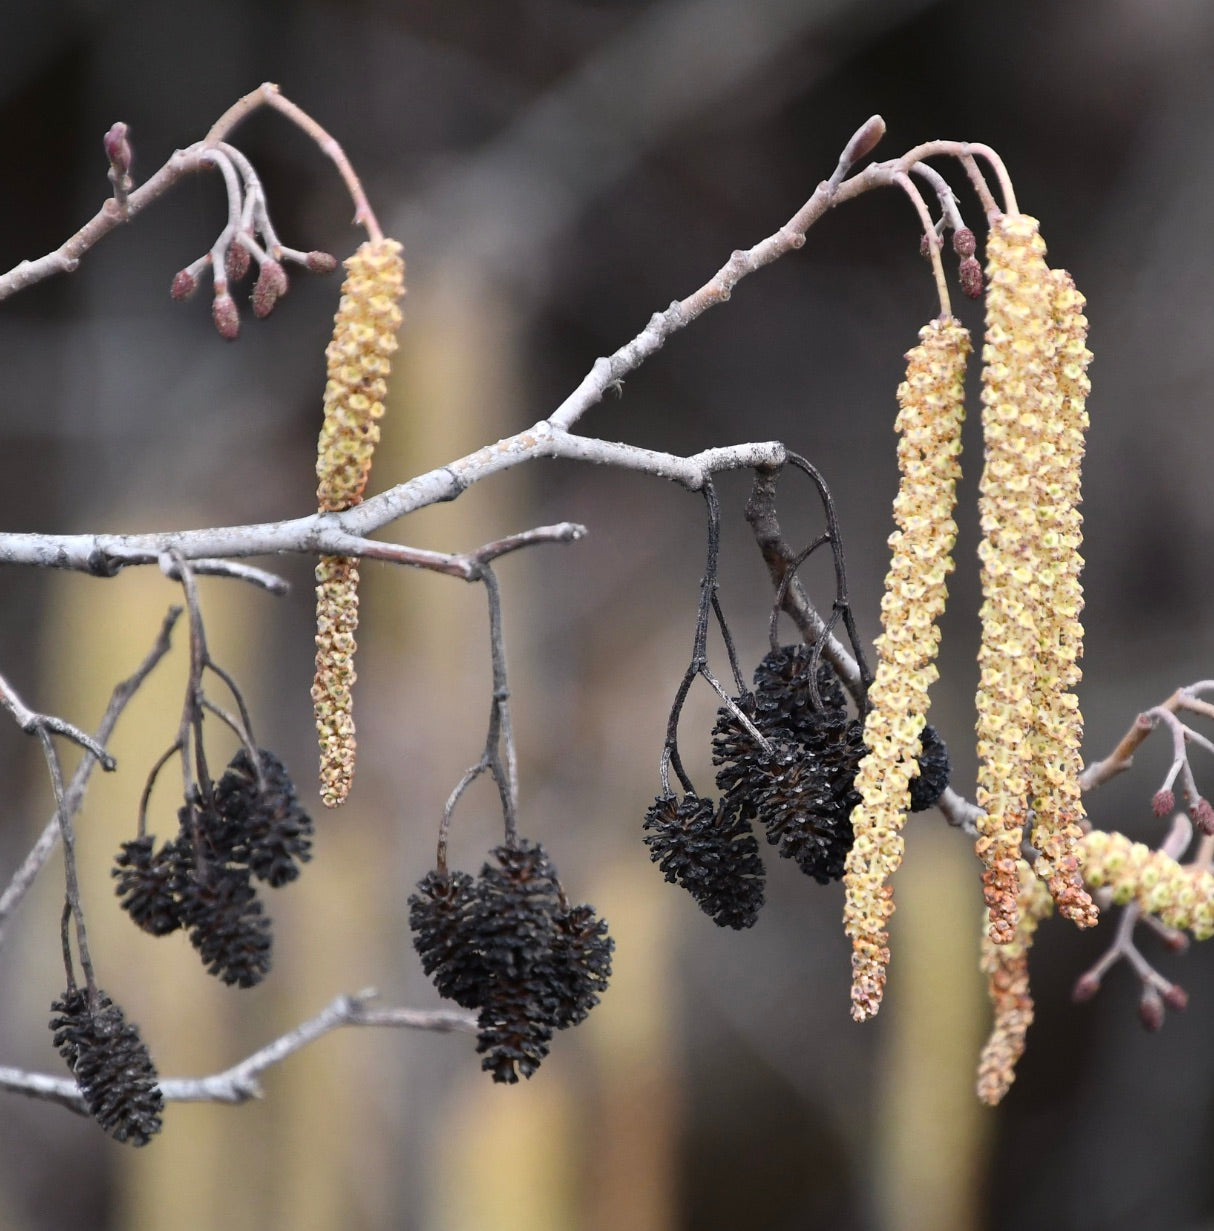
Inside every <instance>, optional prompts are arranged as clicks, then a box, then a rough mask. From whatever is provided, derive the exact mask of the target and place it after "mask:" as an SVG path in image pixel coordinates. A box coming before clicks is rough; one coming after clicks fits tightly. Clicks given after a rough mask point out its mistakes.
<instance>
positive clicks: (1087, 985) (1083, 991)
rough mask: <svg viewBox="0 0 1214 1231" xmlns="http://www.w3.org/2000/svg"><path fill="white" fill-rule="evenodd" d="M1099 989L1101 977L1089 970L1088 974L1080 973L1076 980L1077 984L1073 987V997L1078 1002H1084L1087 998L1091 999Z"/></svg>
mask: <svg viewBox="0 0 1214 1231" xmlns="http://www.w3.org/2000/svg"><path fill="white" fill-rule="evenodd" d="M1098 991H1100V977H1099V976H1098V975H1094V974H1092V972H1091V971H1090V970H1089V971H1088V972H1087V974H1085V975H1080V976H1079V978H1078V979H1076V980H1075V986H1074V987H1073V988H1072V989H1071V999H1072V1000H1073V1001H1074V1002H1075V1003H1076V1004H1082V1003H1083V1002H1084V1001H1085V1000H1091V999H1092V997H1093V996H1095V995H1096V993H1097V992H1098Z"/></svg>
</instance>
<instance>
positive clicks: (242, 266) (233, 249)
mask: <svg viewBox="0 0 1214 1231" xmlns="http://www.w3.org/2000/svg"><path fill="white" fill-rule="evenodd" d="M251 260H252V258H251V257H250V256H249V250H248V248H246V247H245V246H244V244H242V243H241V242H240V241H239V240H233V241H232V243H230V244H229V245H228V250H227V252H226V253H224V258H223V272H224V273H225V274H227V276H228V281H229V282H239V281H240V280H241V279H242V278H243V277H244V276H245V274H247V273H248V272H249V263H250V261H251Z"/></svg>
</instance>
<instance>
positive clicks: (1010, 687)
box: [977, 214, 1096, 943]
mask: <svg viewBox="0 0 1214 1231" xmlns="http://www.w3.org/2000/svg"><path fill="white" fill-rule="evenodd" d="M986 254H987V277H988V287H987V294H986V316H987V319H986V340H985V345H984V347H983V352H982V360H983V370H982V386H983V387H982V404H983V416H982V423H983V434H984V442H985V466H984V470H983V474H982V479H981V482H980V486H979V492H980V497H979V513H980V518H981V528H982V534H983V539H982V542H981V544H980V545H979V557H980V559H981V561H982V591H983V604H982V611H981V617H982V645H981V648H980V650H979V656H978V663H979V683H978V693H977V711H978V716H977V733H978V757H979V768H978V804H979V806H980V807H981V808H982V809H983V811H984V815H983V817H982V818H981V819H980V820H979V822H978V828H979V838H978V843H977V851H978V855H979V858H980V859H981V860H982V863H983V866H984V872H983V887H984V894H985V898H986V904H987V908H988V912H989V920H990V936H991V939H992V940H993V941H995V942H996V943H1009V942H1011V941H1012V940H1013V938H1014V937H1015V935H1016V928H1017V920H1018V915H1019V910H1020V907H1019V896H1020V885H1019V873H1018V867H1019V859H1020V845H1021V841H1022V839H1023V837H1024V826H1025V822H1026V820H1027V819H1028V816H1029V812H1030V809H1032V810H1033V811H1034V813H1035V817H1036V820H1035V825H1034V829H1033V834H1032V837H1033V841H1034V844H1035V845H1036V846H1037V849H1038V850H1039V851H1040V852H1041V860H1039V861H1038V862H1039V863H1040V868H1039V869H1038V872H1039V875H1041V876H1042V877H1043V879H1045V880H1047V882H1048V884H1049V885H1050V889H1051V892H1052V893H1053V894H1054V897H1055V900H1056V901H1057V903H1058V906H1059V910H1060V912H1061V913H1062V914H1064V915H1066V916H1067V917H1068V918H1070V919H1072V920H1074V921H1075V922H1076V923H1078V924H1080V925H1081V926H1086V925H1089V924H1092V923H1095V922H1096V908H1095V904H1094V903H1093V902H1092V900H1091V897H1090V896H1089V895H1088V893H1087V891H1086V890H1085V889H1084V887H1083V884H1082V881H1081V879H1080V876H1079V871H1078V862H1077V858H1076V853H1075V844H1076V842H1077V841H1078V838H1079V836H1080V833H1081V830H1080V825H1079V823H1080V821H1081V820H1082V817H1083V812H1082V803H1081V801H1080V797H1079V769H1080V762H1079V740H1080V738H1081V735H1082V719H1081V717H1080V714H1079V707H1078V702H1077V699H1076V697H1075V694H1074V692H1073V691H1072V690H1073V687H1074V685H1075V683H1076V682H1077V681H1078V678H1079V677H1078V665H1077V662H1078V658H1079V655H1080V654H1081V653H1082V645H1083V629H1082V625H1081V624H1080V622H1079V613H1080V610H1081V609H1082V591H1081V589H1080V587H1079V570H1080V568H1081V566H1082V560H1081V558H1080V555H1079V544H1080V531H1079V526H1080V518H1079V514H1078V510H1077V505H1078V501H1079V466H1080V461H1081V458H1082V453H1083V438H1084V429H1085V428H1086V424H1087V416H1086V411H1085V410H1084V399H1085V398H1086V393H1087V378H1086V375H1085V369H1086V366H1087V360H1088V358H1090V356H1089V355H1088V353H1087V350H1086V346H1085V345H1084V336H1085V333H1086V325H1087V322H1086V320H1085V319H1084V318H1083V316H1082V306H1083V299H1082V297H1081V296H1079V295H1078V294H1077V292H1075V291H1074V287H1073V285H1069V286H1068V284H1067V283H1066V282H1065V281H1064V279H1065V275H1056V274H1054V273H1052V272H1051V271H1050V270H1049V269H1048V267H1047V266H1046V263H1045V244H1044V242H1043V241H1042V239H1041V236H1040V235H1039V233H1038V227H1037V222H1036V220H1035V219H1033V218H1029V217H1027V216H1025V215H1022V214H1016V215H1011V216H1001V217H1000V218H998V219H996V220H995V222H993V223H992V224H991V229H990V234H989V237H988V239H987V245H986Z"/></svg>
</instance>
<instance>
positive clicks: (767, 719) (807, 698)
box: [752, 644, 847, 740]
mask: <svg viewBox="0 0 1214 1231" xmlns="http://www.w3.org/2000/svg"><path fill="white" fill-rule="evenodd" d="M812 657H813V649H812V648H811V647H810V646H807V645H804V644H798V645H782V646H780V647H779V648H778V649H775V650H772V651H771V652H770V653H769V654H766V655H765V656H764V658H763V661H762V662H760V663H759V665H758V666H757V667H756V668H755V674H754V693H753V696H754V706H755V713H754V715H753V716H752V717H753V719H754V723H755V725H756V726H757V727H758V728H759V730H760V731H763V732H764V733H766V732H767V731H778V730H784V731H787V732H788V733H789V734H790V735H791V736H792V737H793V738H794V739H801V740H804V739H807V738H808V737H810V736H812V735H813V733H814V732H815V731H816V730H817V729H818V726H819V724H820V722H821V720H822V715H823V713H828V714H845V713H846V711H847V698H846V697H845V696H844V694H843V686H842V684H840V683H839V677H838V676H837V675H836V674H835V671H834V668H833V667H831V665H830V664H829V663H827V662H823V661H822V660H821V659H819V660H818V666H817V671H816V675H817V682H818V698H819V700H820V701H821V705H814V700H813V690H812V688H811V687H810V670H809V666H810V660H811V659H812Z"/></svg>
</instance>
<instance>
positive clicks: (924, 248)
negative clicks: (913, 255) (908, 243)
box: [919, 231, 932, 261]
mask: <svg viewBox="0 0 1214 1231" xmlns="http://www.w3.org/2000/svg"><path fill="white" fill-rule="evenodd" d="M931 254H932V241H931V240H930V239H928V237H927V232H926V231H925V232H924V233H923V234H922V235H920V236H919V255H920V256H921V257H922V258H923V259H924V260H925V261H926V260H927V258H928V257H929V256H931Z"/></svg>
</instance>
